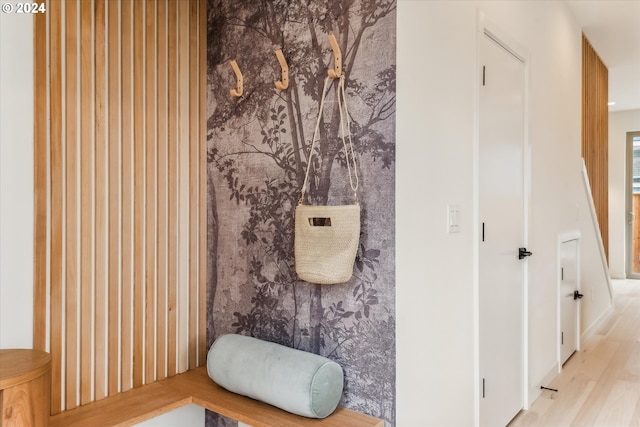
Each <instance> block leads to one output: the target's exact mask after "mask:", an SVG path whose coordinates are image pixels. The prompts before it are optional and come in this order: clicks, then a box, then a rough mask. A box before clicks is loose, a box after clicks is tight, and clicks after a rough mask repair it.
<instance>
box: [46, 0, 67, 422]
mask: <svg viewBox="0 0 640 427" xmlns="http://www.w3.org/2000/svg"><path fill="white" fill-rule="evenodd" d="M48 10H49V52H50V63H51V66H50V73H51V74H50V79H51V82H50V85H49V90H50V94H49V96H50V107H49V108H50V114H51V120H50V126H51V130H50V133H49V135H50V141H51V142H50V144H51V158H50V169H49V170H50V177H51V187H50V188H51V241H50V243H51V248H50V251H51V252H50V263H51V271H50V286H51V302H50V304H51V310H50V314H51V334H50V353H51V391H52V392H51V412H52V413H54V414H57V413H58V412H60V411H61V410H62V343H63V336H62V294H63V289H62V286H63V283H62V261H63V256H64V252H63V251H64V249H63V243H62V238H63V236H62V231H63V228H62V222H63V220H64V217H63V200H62V189H63V187H62V186H63V181H62V175H63V169H62V167H63V149H62V34H61V33H62V8H61V2H60V0H51V1H50V2H49V9H48Z"/></svg>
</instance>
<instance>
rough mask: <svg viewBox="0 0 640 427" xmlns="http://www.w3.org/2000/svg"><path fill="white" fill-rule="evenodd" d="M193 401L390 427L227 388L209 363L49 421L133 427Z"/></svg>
mask: <svg viewBox="0 0 640 427" xmlns="http://www.w3.org/2000/svg"><path fill="white" fill-rule="evenodd" d="M191 403H194V404H196V405H199V406H202V407H204V408H206V409H209V410H211V411H213V412H217V413H218V414H221V415H224V416H226V417H229V418H232V419H234V420H238V421H241V422H243V423H245V424H249V425H251V426H254V427H294V426H295V427H297V426H301V427H304V426H316V427H384V421H383V420H381V419H378V418H374V417H372V416H369V415H365V414H362V413H359V412H355V411H351V410H349V409H345V408H341V407H338V408H337V409H336V411H335V412H334V413H333V414H331V415H330V416H328V417H327V418H324V419H312V418H305V417H301V416H298V415H294V414H290V413H289V412H286V411H283V410H281V409H278V408H276V407H273V406H271V405H268V404H266V403H263V402H260V401H257V400H253V399H250V398H248V397H245V396H241V395H238V394H235V393H231V392H229V391H227V390H225V389H223V388H222V387H220V386H218V385H217V384H216V383H214V382H213V381H211V379H210V378H209V376H208V375H207V370H206V367H200V368H197V369H194V370H191V371H188V372H185V373H184V374H179V375H176V376H174V377H171V378H168V379H166V380H163V381H158V382H155V383H153V384H148V385H145V386H142V387H140V388H137V389H134V390H129V391H127V392H124V393H119V394H117V395H115V396H111V397H107V398H106V399H102V400H100V401H97V402H93V403H90V404H88V405H84V406H80V407H78V408H75V409H72V410H70V411H65V412H63V413H61V414H58V415H54V416H52V417H51V418H50V420H49V421H50V424H49V425H50V427H86V426H100V427H125V426H132V425H135V424H138V423H141V422H143V421H145V420H148V419H150V418H154V417H156V416H158V415H161V414H164V413H167V412H170V411H172V410H174V409H177V408H180V407H182V406H186V405H189V404H191Z"/></svg>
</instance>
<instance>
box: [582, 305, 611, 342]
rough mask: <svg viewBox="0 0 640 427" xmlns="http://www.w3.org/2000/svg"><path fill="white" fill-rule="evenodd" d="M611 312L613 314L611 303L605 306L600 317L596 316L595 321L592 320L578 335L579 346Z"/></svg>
mask: <svg viewBox="0 0 640 427" xmlns="http://www.w3.org/2000/svg"><path fill="white" fill-rule="evenodd" d="M611 314H613V304H611V305H610V306H609V308H607V309H606V310H605V311H604V312H602V314H601V315H600V317H598V318H597V319H596V320H595V322H593V323H592V324H591V326H589V327H588V328H587V329H586V330H585V331H584V333H583V334H582V335H580V346H582V344H583V343H584V342H585V341H586V340H587V339H589V338H590V337H591V336H592V335H593V334H594V333H595V332H596V331H597V330H598V328H599V327H600V326H602V324H603V323H604V322H605V321H606V320H607V319H608V318H609V316H611Z"/></svg>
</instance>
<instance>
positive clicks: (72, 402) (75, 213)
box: [34, 0, 206, 411]
mask: <svg viewBox="0 0 640 427" xmlns="http://www.w3.org/2000/svg"><path fill="white" fill-rule="evenodd" d="M62 5H64V8H63V6H62ZM50 6H51V7H49V6H48V10H49V11H50V13H48V14H46V15H38V16H36V20H35V24H34V25H35V40H36V45H37V46H43V45H44V46H47V49H46V50H43V49H36V51H37V52H36V55H35V57H34V60H35V66H36V73H35V76H36V82H35V91H36V99H35V100H34V108H35V110H34V113H35V114H36V120H35V124H34V138H35V145H34V148H35V149H36V152H35V154H34V163H35V169H36V172H35V175H34V181H35V186H36V188H35V194H34V204H35V224H34V225H35V233H34V245H35V246H36V248H35V266H34V291H35V292H36V296H35V298H34V311H35V314H34V329H35V330H34V346H36V347H37V346H38V345H40V346H43V348H44V346H46V338H47V337H46V333H47V329H49V331H50V332H49V333H50V335H49V339H50V343H51V349H50V351H51V352H52V355H53V360H54V367H53V373H52V374H53V376H52V379H53V389H54V395H53V396H52V408H53V410H54V411H56V410H60V409H62V401H63V395H64V401H65V408H74V407H76V406H77V405H78V404H86V403H89V402H91V401H92V400H96V399H97V400H99V399H102V398H103V397H105V396H106V395H107V394H109V395H113V394H117V393H118V391H119V390H123V391H126V390H129V389H130V388H132V387H137V386H140V385H142V384H143V383H146V382H152V381H154V380H155V378H165V377H166V376H167V375H169V376H171V375H175V374H176V373H177V372H179V371H183V370H185V369H188V368H189V367H195V366H196V365H198V364H202V363H203V362H204V360H205V357H206V348H205V344H206V286H205V285H206V283H205V276H206V262H205V261H206V226H205V224H206V210H205V209H206V205H205V204H204V203H203V202H204V200H205V199H206V174H205V171H206V141H205V139H206V111H205V110H206V90H205V89H206V88H205V86H206V59H205V55H206V4H205V3H201V2H198V1H177V0H145V1H131V0H123V1H120V2H106V1H105V0H85V1H77V0H69V1H65V2H63V1H61V0H52V2H51V3H50ZM62 13H64V14H65V15H64V17H63V16H62ZM47 17H49V18H50V19H51V25H47V20H46V19H47ZM63 18H64V20H63ZM107 27H108V28H107ZM47 31H48V32H47ZM63 37H64V39H63ZM38 52H40V53H42V54H40V55H38V54H37V53H38ZM47 59H49V61H50V62H49V63H47ZM62 61H65V62H64V63H63V62H62ZM47 68H48V69H49V70H51V71H50V73H46V72H44V71H43V70H47ZM47 78H49V81H47ZM49 88H50V89H49ZM63 89H64V93H63ZM49 90H50V91H51V92H50V93H48V91H49ZM47 101H50V105H49V106H48V105H47ZM63 107H64V108H63ZM63 130H64V135H63ZM49 134H51V137H49ZM49 153H51V156H50V157H49V156H48V154H49ZM49 190H50V192H49ZM48 224H51V228H50V229H49V230H47V225H48ZM48 243H49V244H48ZM48 262H49V263H50V264H49V265H47V263H48ZM47 281H49V282H47ZM49 290H50V293H49V295H47V292H48V291H49ZM47 304H49V305H47ZM63 306H64V311H63ZM46 313H50V315H51V317H50V319H49V325H47V318H46ZM63 316H64V317H63ZM63 355H64V357H65V358H64V359H63V358H62V356H63ZM56 366H57V368H56ZM56 369H57V371H56ZM63 372H66V374H65V376H64V378H63V377H62V374H63ZM119 383H120V384H119ZM55 390H58V393H55ZM56 408H58V409H56Z"/></svg>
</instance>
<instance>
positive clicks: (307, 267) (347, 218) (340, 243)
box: [294, 76, 360, 284]
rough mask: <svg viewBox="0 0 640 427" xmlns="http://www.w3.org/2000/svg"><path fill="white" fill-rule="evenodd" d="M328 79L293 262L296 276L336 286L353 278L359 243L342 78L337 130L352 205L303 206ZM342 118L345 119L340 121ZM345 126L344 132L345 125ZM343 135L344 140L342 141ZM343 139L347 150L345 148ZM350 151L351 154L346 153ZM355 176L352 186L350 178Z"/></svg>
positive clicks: (297, 225) (353, 165)
mask: <svg viewBox="0 0 640 427" xmlns="http://www.w3.org/2000/svg"><path fill="white" fill-rule="evenodd" d="M329 81H330V78H329V77H327V78H326V79H325V82H324V88H323V89H322V99H321V101H320V109H319V111H318V120H317V122H316V128H315V131H314V134H313V139H312V141H311V151H310V153H309V158H308V159H309V160H308V162H307V172H306V174H305V178H304V184H303V185H302V190H301V195H300V201H299V202H298V206H296V212H295V239H294V246H295V263H296V273H298V277H299V278H300V279H302V280H305V281H307V282H310V283H318V284H336V283H344V282H347V281H348V280H349V279H350V278H351V276H352V275H353V263H354V261H355V258H356V253H357V252H358V243H359V241H360V204H359V203H358V195H357V190H358V170H357V167H356V161H355V156H354V152H353V144H352V141H351V133H350V131H349V129H350V124H351V123H350V121H349V112H348V111H347V105H346V97H345V91H344V76H341V77H340V80H339V83H338V95H337V98H338V107H339V109H340V129H341V133H342V144H343V146H344V153H345V156H346V160H347V169H348V170H349V183H350V184H351V189H352V190H353V195H354V200H355V203H354V204H352V205H339V206H312V205H305V204H303V202H304V193H305V189H306V187H307V182H308V180H309V169H310V168H311V163H312V162H311V157H312V156H313V152H314V146H315V142H316V137H317V135H318V128H319V125H320V118H321V116H322V110H323V107H324V100H325V96H326V92H327V89H328V87H329ZM343 116H344V117H346V119H343ZM345 121H346V124H347V132H345V129H344V122H345ZM345 134H346V138H345ZM346 139H348V141H349V147H350V150H348V149H347V143H346ZM349 151H350V153H349ZM352 169H353V175H355V183H354V179H353V177H352Z"/></svg>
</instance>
